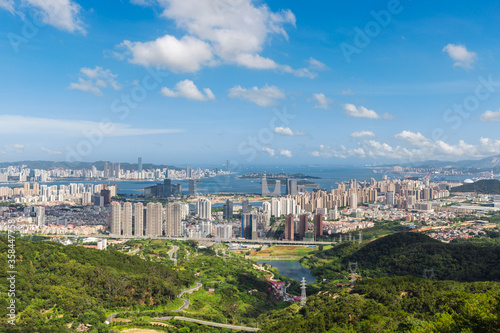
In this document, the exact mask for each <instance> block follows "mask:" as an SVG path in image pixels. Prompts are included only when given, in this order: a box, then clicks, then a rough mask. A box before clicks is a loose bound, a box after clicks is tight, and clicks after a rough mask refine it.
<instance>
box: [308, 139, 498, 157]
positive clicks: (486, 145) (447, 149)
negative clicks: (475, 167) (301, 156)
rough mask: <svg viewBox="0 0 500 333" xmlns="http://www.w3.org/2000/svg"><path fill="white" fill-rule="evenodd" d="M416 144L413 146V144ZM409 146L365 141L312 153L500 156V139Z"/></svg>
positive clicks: (365, 155)
mask: <svg viewBox="0 0 500 333" xmlns="http://www.w3.org/2000/svg"><path fill="white" fill-rule="evenodd" d="M413 134H415V135H413V136H411V135H407V136H406V137H405V139H409V141H410V142H413V143H415V142H414V141H413V140H414V139H415V138H417V137H418V134H419V133H413ZM410 144H412V143H410ZM412 145H413V146H417V147H416V148H415V147H413V148H411V147H405V146H401V145H397V146H393V145H390V144H388V143H386V142H379V141H376V140H365V141H363V142H362V143H360V145H359V146H358V147H355V148H348V147H345V146H340V147H338V148H332V147H330V146H327V145H320V146H319V149H317V150H315V151H313V152H311V153H310V155H311V156H313V157H324V158H331V157H336V158H348V157H357V158H366V157H370V158H384V159H397V160H406V161H425V160H434V159H437V160H463V159H467V158H484V157H487V156H491V155H496V154H500V140H493V139H489V138H481V139H480V140H479V144H475V145H474V144H470V143H467V142H465V141H464V140H459V141H458V143H456V144H450V143H447V142H444V141H442V140H438V141H435V142H430V141H426V143H425V144H419V145H414V144H412Z"/></svg>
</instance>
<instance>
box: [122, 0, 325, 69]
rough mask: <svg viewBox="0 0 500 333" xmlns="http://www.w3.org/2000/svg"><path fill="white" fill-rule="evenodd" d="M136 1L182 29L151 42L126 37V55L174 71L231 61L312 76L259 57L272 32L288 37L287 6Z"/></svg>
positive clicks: (243, 0) (291, 21)
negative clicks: (176, 34) (179, 35)
mask: <svg viewBox="0 0 500 333" xmlns="http://www.w3.org/2000/svg"><path fill="white" fill-rule="evenodd" d="M132 3H135V4H138V5H147V6H157V7H159V9H160V11H161V12H162V14H161V15H162V16H163V17H165V18H167V19H170V20H172V21H173V22H175V24H176V26H177V27H178V28H179V29H182V30H183V31H185V32H186V34H185V35H184V37H182V38H181V39H180V40H178V39H177V38H176V37H174V36H172V35H165V36H163V37H160V38H158V39H157V40H155V41H152V42H144V43H142V42H131V41H124V42H123V43H122V44H121V45H122V46H124V47H125V48H126V49H127V50H128V51H129V52H130V55H131V58H130V61H131V62H132V63H135V64H140V65H145V66H155V65H157V66H162V67H166V68H169V69H170V70H172V71H175V72H194V71H197V70H199V69H200V68H201V67H203V66H206V65H214V64H217V63H226V64H235V65H239V66H243V67H247V68H252V69H276V70H279V71H282V72H286V73H292V74H293V75H295V76H303V77H311V78H312V77H314V76H316V74H314V73H311V72H310V71H309V70H308V69H305V68H302V69H292V68H291V67H290V66H287V65H281V64H278V63H276V62H275V61H274V60H272V59H270V58H266V57H263V56H262V55H261V52H262V51H263V49H264V46H265V45H266V43H268V42H269V41H270V39H271V36H273V35H278V36H282V37H283V38H284V39H288V35H287V33H286V31H285V26H295V21H296V19H295V15H294V14H293V13H292V12H291V11H290V10H279V11H277V12H273V11H271V9H270V8H269V7H268V6H267V5H265V4H259V5H255V4H254V3H253V0H235V1H230V2H226V1H220V0H215V1H198V0H162V1H153V0H133V1H132Z"/></svg>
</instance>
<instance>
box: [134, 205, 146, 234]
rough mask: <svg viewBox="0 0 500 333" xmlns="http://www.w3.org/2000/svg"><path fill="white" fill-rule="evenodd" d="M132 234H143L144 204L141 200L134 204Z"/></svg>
mask: <svg viewBox="0 0 500 333" xmlns="http://www.w3.org/2000/svg"><path fill="white" fill-rule="evenodd" d="M134 236H139V237H140V236H144V205H143V204H142V202H136V203H135V204H134Z"/></svg>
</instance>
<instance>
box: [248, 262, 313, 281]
mask: <svg viewBox="0 0 500 333" xmlns="http://www.w3.org/2000/svg"><path fill="white" fill-rule="evenodd" d="M257 262H258V263H259V264H261V265H262V264H264V263H265V264H269V265H271V266H273V267H276V268H277V269H278V271H279V272H280V274H282V275H285V276H288V277H289V278H292V279H294V280H297V281H302V277H305V278H306V282H307V283H314V282H315V281H316V279H315V277H314V276H312V274H311V272H310V271H309V269H308V268H306V267H304V266H302V264H301V263H300V262H298V261H265V260H261V261H257Z"/></svg>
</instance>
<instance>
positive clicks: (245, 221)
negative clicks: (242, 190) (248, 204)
mask: <svg viewBox="0 0 500 333" xmlns="http://www.w3.org/2000/svg"><path fill="white" fill-rule="evenodd" d="M252 229H253V225H252V214H249V213H244V214H241V237H243V238H246V239H252Z"/></svg>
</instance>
